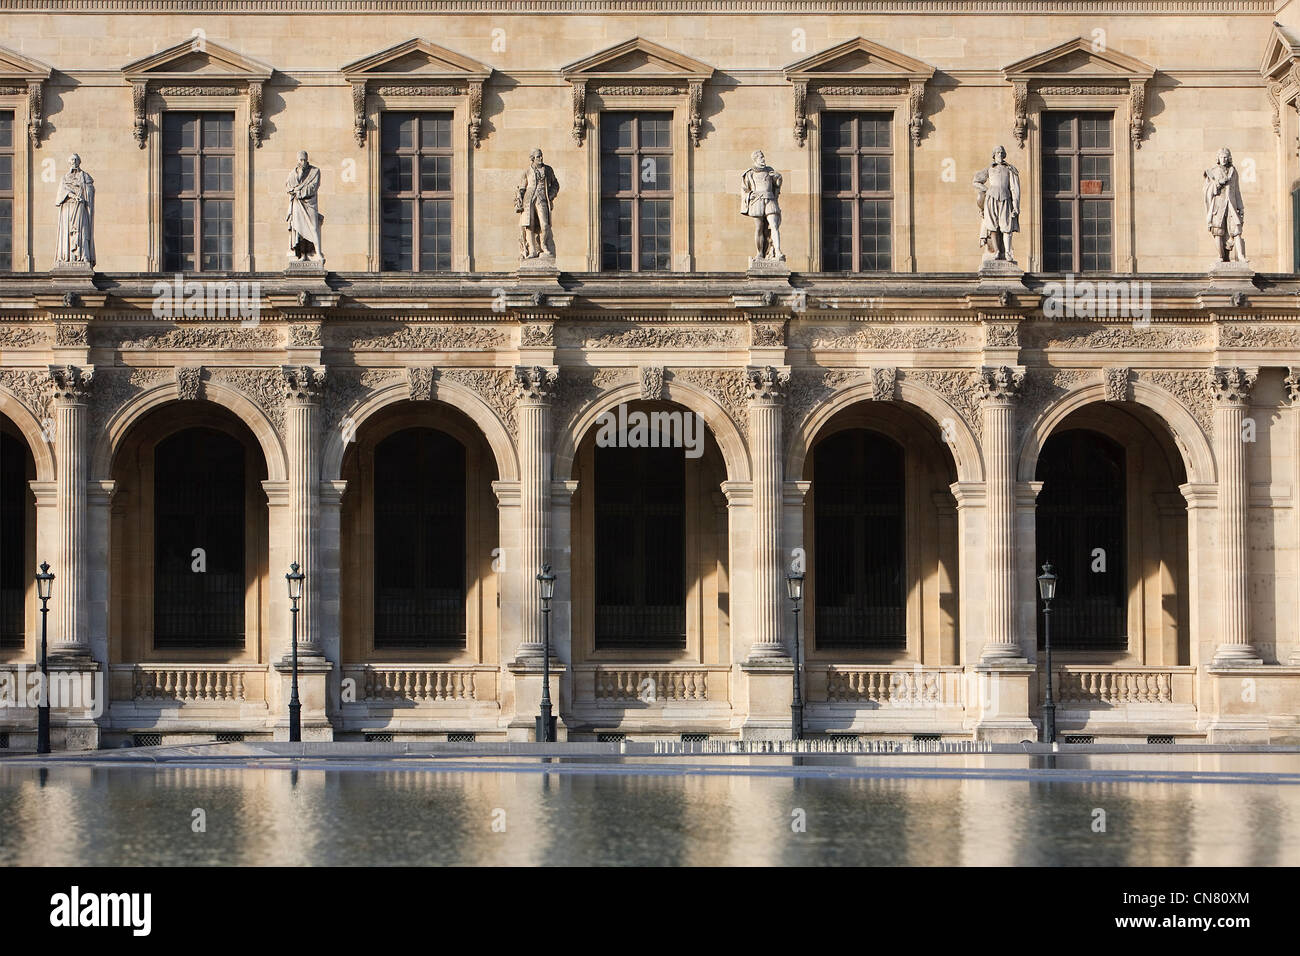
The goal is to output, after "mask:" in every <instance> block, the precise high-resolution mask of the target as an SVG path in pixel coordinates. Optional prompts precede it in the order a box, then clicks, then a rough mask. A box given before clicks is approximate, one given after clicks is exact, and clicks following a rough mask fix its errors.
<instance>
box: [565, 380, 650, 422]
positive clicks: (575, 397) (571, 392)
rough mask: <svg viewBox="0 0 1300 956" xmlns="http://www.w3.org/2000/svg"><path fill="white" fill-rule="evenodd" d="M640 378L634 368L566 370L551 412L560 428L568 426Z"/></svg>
mask: <svg viewBox="0 0 1300 956" xmlns="http://www.w3.org/2000/svg"><path fill="white" fill-rule="evenodd" d="M639 378H640V370H639V369H632V368H597V369H592V368H586V369H583V368H575V369H565V370H564V377H563V378H562V379H560V385H559V389H558V390H557V393H556V399H555V401H554V403H553V406H552V412H551V414H552V415H553V416H554V422H555V425H556V427H557V428H563V427H564V426H566V425H567V424H568V423H569V422H571V421H572V420H573V419H574V418H576V417H577V415H578V414H579V412H581V411H582V410H583V409H585V408H587V407H588V406H589V405H591V403H592V402H594V401H596V400H597V399H598V398H599V397H600V396H601V395H603V394H604V393H605V392H608V391H609V390H610V389H614V388H618V387H619V386H620V385H626V384H628V383H630V382H633V381H637V380H639Z"/></svg>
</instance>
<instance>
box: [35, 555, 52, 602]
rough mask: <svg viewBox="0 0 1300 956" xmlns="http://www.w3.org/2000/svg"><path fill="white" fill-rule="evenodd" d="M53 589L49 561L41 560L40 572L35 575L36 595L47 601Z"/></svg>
mask: <svg viewBox="0 0 1300 956" xmlns="http://www.w3.org/2000/svg"><path fill="white" fill-rule="evenodd" d="M53 590H54V575H52V574H50V563H49V562H48V561H42V562H41V570H40V573H39V574H37V575H36V596H37V597H38V598H40V599H41V600H42V601H48V600H49V599H50V592H51V591H53Z"/></svg>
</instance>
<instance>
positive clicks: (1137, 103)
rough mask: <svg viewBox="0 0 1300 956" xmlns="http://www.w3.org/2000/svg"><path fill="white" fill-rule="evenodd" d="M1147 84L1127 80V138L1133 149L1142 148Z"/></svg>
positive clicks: (1142, 81) (1141, 81)
mask: <svg viewBox="0 0 1300 956" xmlns="http://www.w3.org/2000/svg"><path fill="white" fill-rule="evenodd" d="M1146 109H1147V84H1146V81H1145V80H1129V88H1128V111H1129V136H1130V137H1131V138H1132V140H1133V148H1134V149H1141V148H1142V128H1143V126H1145V125H1146Z"/></svg>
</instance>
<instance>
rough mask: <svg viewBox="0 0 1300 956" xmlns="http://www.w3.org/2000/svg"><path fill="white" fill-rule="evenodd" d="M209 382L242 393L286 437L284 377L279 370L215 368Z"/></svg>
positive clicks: (209, 374)
mask: <svg viewBox="0 0 1300 956" xmlns="http://www.w3.org/2000/svg"><path fill="white" fill-rule="evenodd" d="M208 381H210V382H219V383H221V384H223V385H227V386H229V387H230V388H234V389H237V390H238V391H241V392H243V393H244V394H245V395H246V396H247V397H248V398H249V399H250V400H251V401H252V402H253V404H255V405H257V406H259V407H260V408H261V409H262V411H264V412H265V413H266V417H267V418H268V419H270V421H271V424H272V426H273V427H274V428H275V430H276V431H277V432H278V433H279V434H280V435H284V433H285V431H284V405H285V378H284V375H283V373H282V372H281V371H280V369H279V367H276V368H214V369H211V370H209V372H208Z"/></svg>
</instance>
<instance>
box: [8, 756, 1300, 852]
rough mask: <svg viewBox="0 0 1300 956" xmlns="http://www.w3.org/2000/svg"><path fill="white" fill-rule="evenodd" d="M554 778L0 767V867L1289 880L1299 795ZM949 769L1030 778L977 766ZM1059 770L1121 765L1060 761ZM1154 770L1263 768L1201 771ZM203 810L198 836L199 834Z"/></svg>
mask: <svg viewBox="0 0 1300 956" xmlns="http://www.w3.org/2000/svg"><path fill="white" fill-rule="evenodd" d="M759 763H760V762H754V763H753V764H750V765H751V766H754V765H759ZM761 763H763V764H768V765H771V764H775V765H777V766H780V763H779V762H774V761H762V762H761ZM829 763H832V762H831V761H826V762H823V763H822V766H826V765H827V764H829ZM844 763H845V765H846V766H855V765H856V766H863V765H864V764H862V763H857V764H854V763H853V762H852V761H851V760H850V761H844ZM888 763H889V762H888V761H876V762H874V763H873V764H871V766H874V767H880V766H884V765H887V764H888ZM563 764H564V762H563V761H561V762H560V763H559V764H557V765H556V766H554V767H548V772H545V773H538V772H505V771H497V770H485V771H475V772H466V771H460V770H447V769H437V768H436V764H435V765H432V766H433V767H434V769H404V770H386V769H380V770H370V769H367V770H323V769H316V767H308V768H304V769H297V768H295V769H293V770H292V771H290V772H285V771H284V770H279V769H263V768H247V769H245V768H215V769H213V768H203V767H180V768H168V767H161V768H158V769H147V768H138V767H112V768H109V767H103V766H97V767H85V766H56V767H54V768H52V769H49V770H46V769H45V768H40V769H37V768H26V767H19V766H7V767H6V766H4V765H3V764H0V864H3V865H13V864H24V865H42V864H44V865H106V864H107V865H112V864H121V865H160V864H181V865H193V864H226V865H232V864H244V865H248V864H288V865H325V866H328V865H344V866H346V865H374V864H452V863H459V864H479V865H489V866H491V865H510V864H585V863H600V864H615V865H632V866H636V865H664V866H698V865H740V864H747V865H818V864H871V865H926V866H959V865H971V864H980V865H1020V866H1025V865H1030V866H1032V865H1041V864H1088V865H1119V866H1183V865H1229V866H1260V865H1290V866H1294V865H1297V864H1300V787H1297V786H1295V785H1293V784H1292V785H1288V784H1281V785H1268V784H1251V783H1245V784H1225V783H1181V782H1178V783H1174V782H1154V783H1135V782H1128V781H1115V780H1093V781H1082V782H1068V781H1060V780H1054V781H1048V780H1046V779H1044V778H1043V777H1034V778H1032V779H989V778H952V777H936V778H917V777H911V778H897V777H861V776H859V777H841V778H825V777H809V776H790V775H785V774H780V775H778V774H773V775H766V774H764V775H752V776H740V775H724V774H665V773H635V772H628V773H611V772H601V773H569V772H565V769H564V766H563ZM1145 765H1147V762H1146V761H1144V766H1145ZM317 766H319V765H317ZM712 766H719V765H718V764H716V763H714V764H712ZM785 766H789V764H788V763H786V764H785ZM913 766H917V765H916V764H913ZM945 766H949V767H961V766H964V767H970V768H975V767H984V768H988V767H995V766H1005V767H1013V766H1014V767H1021V768H1023V767H1025V766H1027V763H1026V762H1024V761H1023V760H1022V761H1020V762H1019V763H1015V762H1005V763H1004V762H1003V761H1002V760H1000V759H998V758H995V757H991V756H988V755H984V756H977V757H963V758H961V759H960V760H959V761H951V762H949V763H947V764H945ZM1040 766H1041V764H1040ZM1057 766H1058V768H1060V769H1062V770H1077V769H1081V768H1091V769H1093V770H1096V769H1133V764H1132V762H1130V761H1126V760H1123V759H1122V758H1116V759H1111V758H1100V757H1076V756H1073V755H1071V756H1069V757H1065V756H1062V757H1060V758H1058V762H1057ZM602 769H604V770H611V769H613V768H612V767H611V766H610V765H609V764H608V763H607V764H604V765H603V766H602ZM629 769H630V768H629ZM1163 769H1181V770H1187V769H1199V770H1232V771H1239V770H1245V769H1254V770H1259V769H1261V768H1260V767H1258V766H1254V767H1252V766H1249V765H1247V764H1242V763H1241V762H1240V761H1209V762H1202V761H1201V759H1199V757H1198V759H1197V761H1196V762H1195V765H1194V766H1193V767H1189V766H1188V764H1187V763H1186V762H1183V763H1181V764H1176V763H1170V764H1168V766H1167V767H1164V768H1163ZM1265 769H1270V768H1265ZM196 809H202V810H203V811H204V814H203V815H204V817H205V818H206V832H199V833H196V832H194V829H193V828H192V822H193V820H194V819H195V814H194V811H195V810H196ZM1098 810H1100V811H1104V814H1105V830H1104V832H1101V831H1099V830H1098V828H1097V826H1096V821H1097V819H1098V815H1097V811H1098Z"/></svg>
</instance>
